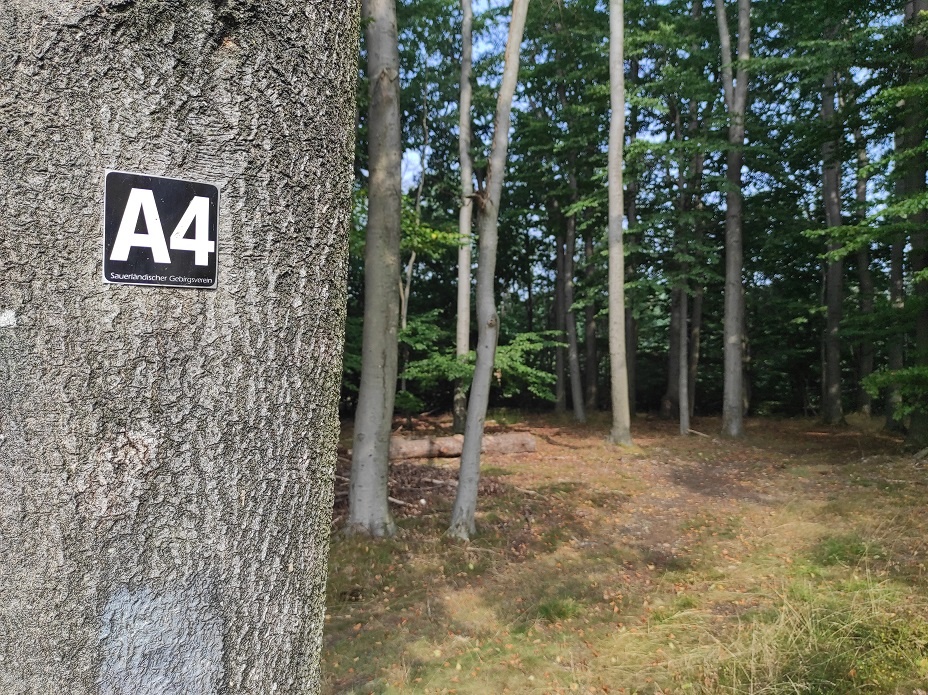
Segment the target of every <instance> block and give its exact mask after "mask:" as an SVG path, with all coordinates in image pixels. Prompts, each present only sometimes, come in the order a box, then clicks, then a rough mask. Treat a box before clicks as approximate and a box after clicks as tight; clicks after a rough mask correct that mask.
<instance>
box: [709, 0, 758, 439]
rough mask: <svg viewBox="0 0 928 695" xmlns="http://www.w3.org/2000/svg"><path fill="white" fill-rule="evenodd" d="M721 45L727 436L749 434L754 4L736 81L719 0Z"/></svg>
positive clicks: (743, 9)
mask: <svg viewBox="0 0 928 695" xmlns="http://www.w3.org/2000/svg"><path fill="white" fill-rule="evenodd" d="M715 12H716V18H717V20H718V28H719V42H720V44H721V49H722V85H723V89H724V92H725V106H726V109H727V111H728V144H729V149H728V154H727V155H726V164H725V166H726V173H725V177H726V179H727V181H728V190H727V192H726V193H725V206H726V211H725V322H724V323H725V326H724V330H723V334H724V342H725V346H724V349H725V356H724V365H725V371H724V388H723V402H722V434H724V435H726V436H728V437H742V436H744V410H745V396H744V285H743V283H742V279H741V273H742V271H743V267H744V243H743V238H742V237H743V235H742V208H743V197H742V193H741V167H742V165H743V163H744V155H743V148H744V114H745V109H746V108H747V100H748V70H747V67H746V65H745V63H746V61H747V60H748V59H749V58H750V47H751V0H738V53H737V59H738V61H739V67H738V70H737V81H735V72H734V70H733V69H732V63H733V60H732V52H731V33H730V31H729V29H728V17H727V14H726V12H725V0H715Z"/></svg>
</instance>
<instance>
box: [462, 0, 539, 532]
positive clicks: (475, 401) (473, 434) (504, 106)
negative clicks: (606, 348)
mask: <svg viewBox="0 0 928 695" xmlns="http://www.w3.org/2000/svg"><path fill="white" fill-rule="evenodd" d="M527 12H528V0H513V3H512V19H511V21H510V23H509V38H508V40H507V41H506V56H505V63H504V67H503V80H502V83H501V84H500V89H499V97H498V99H497V101H496V118H495V119H494V124H493V147H492V149H491V151H490V161H489V164H488V165H487V184H486V190H485V194H484V196H483V198H482V200H481V203H482V212H481V214H480V216H479V225H478V233H479V244H480V246H479V253H480V257H479V259H478V263H477V331H478V337H477V364H476V366H475V368H474V381H473V385H472V386H471V392H470V402H469V403H468V406H467V427H466V429H465V432H464V445H463V450H462V452H461V470H460V474H459V475H458V492H457V496H456V497H455V499H454V508H453V509H452V510H451V525H450V527H449V529H448V534H449V535H450V536H453V537H455V538H460V539H462V540H467V539H468V538H470V536H472V535H473V534H474V533H476V530H477V527H476V524H475V522H474V515H475V513H476V511H477V485H478V483H479V481H480V447H481V444H482V440H483V425H484V421H485V420H486V414H487V403H488V401H489V398H490V383H491V381H492V377H493V362H494V359H495V355H496V341H497V338H498V335H499V317H498V316H497V314H496V299H495V297H494V294H495V293H494V289H493V286H494V284H495V282H496V247H497V221H498V219H499V205H500V199H501V197H502V192H503V177H504V176H505V173H506V150H507V149H508V147H509V125H510V113H511V110H512V97H513V95H514V94H515V90H516V82H517V80H518V77H519V49H520V47H521V44H522V32H523V30H524V29H525V17H526V14H527Z"/></svg>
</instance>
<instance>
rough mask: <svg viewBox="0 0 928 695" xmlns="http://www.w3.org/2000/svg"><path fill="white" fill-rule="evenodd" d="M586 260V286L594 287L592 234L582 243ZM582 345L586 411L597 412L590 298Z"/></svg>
mask: <svg viewBox="0 0 928 695" xmlns="http://www.w3.org/2000/svg"><path fill="white" fill-rule="evenodd" d="M584 257H585V259H586V286H587V287H588V288H591V287H593V286H594V280H595V277H596V254H595V249H594V247H593V232H592V231H590V233H589V234H587V236H586V239H585V241H584ZM584 311H585V316H584V326H583V332H584V335H583V344H584V347H585V349H586V359H585V360H584V361H585V366H586V382H585V383H586V409H587V410H591V411H592V410H597V408H598V407H599V350H597V347H596V305H595V304H594V303H593V298H592V296H591V297H589V298H588V300H587V304H586V307H585V309H584Z"/></svg>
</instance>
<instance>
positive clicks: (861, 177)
mask: <svg viewBox="0 0 928 695" xmlns="http://www.w3.org/2000/svg"><path fill="white" fill-rule="evenodd" d="M854 141H855V143H856V144H857V181H856V184H855V193H856V199H857V218H858V220H860V221H861V222H863V221H864V220H866V218H867V176H866V174H865V171H866V168H867V165H868V163H869V162H868V157H867V146H866V143H865V142H864V140H863V138H862V136H861V133H860V130H859V129H858V131H857V132H856V133H855V137H854ZM857 278H858V284H859V286H860V313H861V315H862V316H863V317H864V318H865V320H866V321H867V325H868V326H869V324H870V323H871V321H872V317H873V309H874V290H873V273H871V272H870V253H869V249H868V248H867V247H862V248H859V249H857ZM873 366H874V348H873V340H872V339H871V338H870V337H869V336H865V337H864V338H862V339H861V341H860V343H859V346H858V360H857V375H858V378H859V380H860V382H862V381H863V380H864V379H866V378H867V377H868V376H870V374H872V373H873ZM857 409H858V410H859V411H860V412H861V413H863V414H864V415H867V416H868V417H869V416H870V415H871V414H872V410H873V405H872V399H871V398H870V394H869V393H867V392H866V391H865V390H864V389H863V387H862V386H860V385H859V384H858V388H857Z"/></svg>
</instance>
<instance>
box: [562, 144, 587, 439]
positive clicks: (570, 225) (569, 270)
mask: <svg viewBox="0 0 928 695" xmlns="http://www.w3.org/2000/svg"><path fill="white" fill-rule="evenodd" d="M571 159H574V157H571ZM568 182H569V185H570V198H571V203H576V202H577V199H578V198H579V196H578V194H577V179H576V177H575V176H574V174H573V172H570V173H568ZM566 221H567V234H566V244H565V249H564V303H565V304H566V305H567V307H566V308H567V311H566V314H565V316H566V319H567V363H568V367H569V369H570V398H571V401H572V405H573V410H574V419H575V420H576V421H577V422H581V423H582V422H586V412H585V411H584V409H583V380H582V379H581V377H580V346H579V341H578V339H577V312H576V311H574V265H575V264H574V258H575V256H576V253H577V216H576V214H573V215H569V216H568V217H567V220H566Z"/></svg>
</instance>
